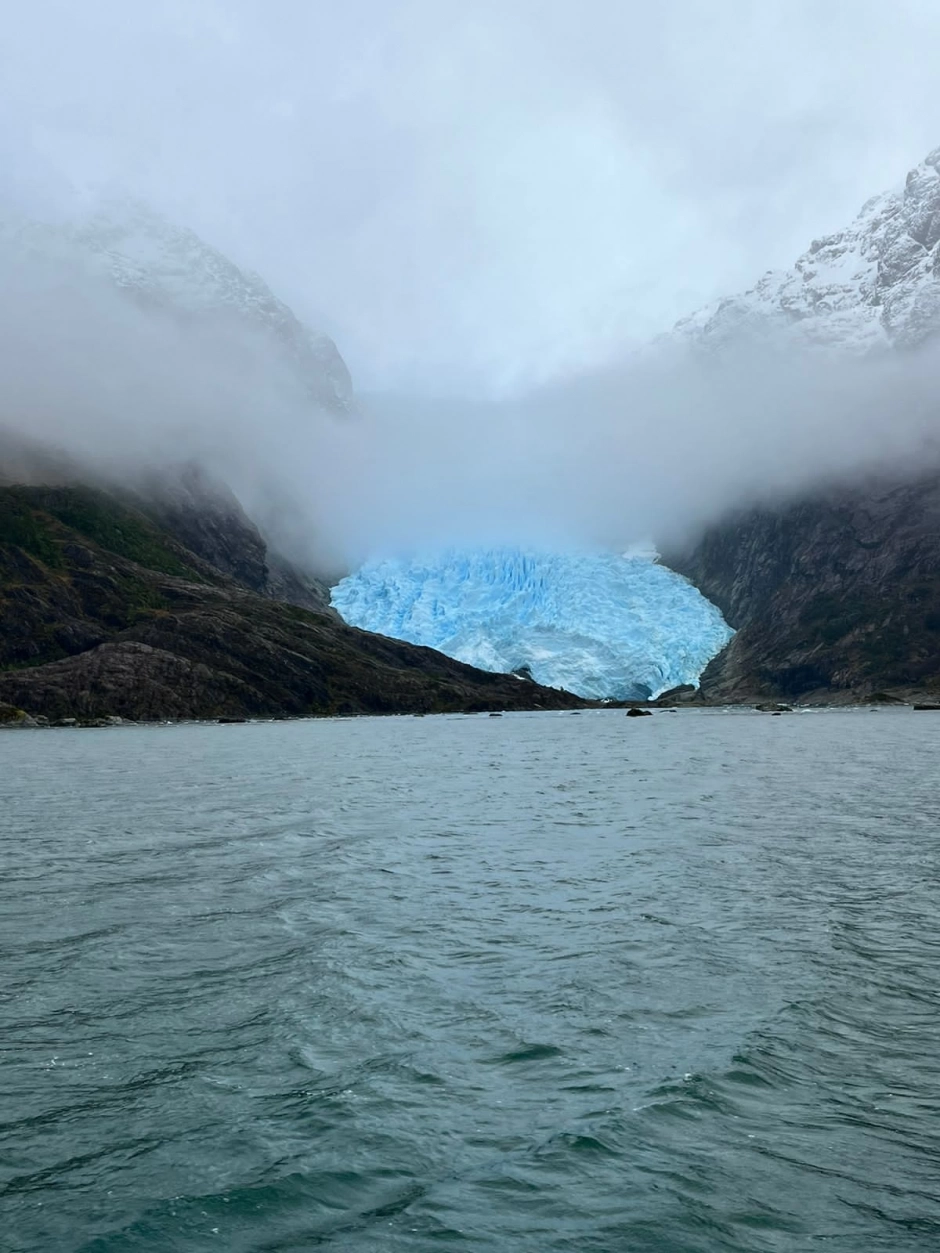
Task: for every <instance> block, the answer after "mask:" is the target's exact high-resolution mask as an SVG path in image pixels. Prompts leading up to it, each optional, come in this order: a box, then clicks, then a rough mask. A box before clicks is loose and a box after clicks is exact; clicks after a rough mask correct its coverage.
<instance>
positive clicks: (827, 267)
mask: <svg viewBox="0 0 940 1253" xmlns="http://www.w3.org/2000/svg"><path fill="white" fill-rule="evenodd" d="M938 331H940V148H937V149H935V150H934V151H933V152H931V153H930V154H929V155H928V156H927V157H926V158H925V160H924V161H922V162H921V164H920V165H918V166H916V167H915V169H913V170H911V171H910V173H909V174H908V176H907V179H906V180H905V184H904V186H903V187H902V188H899V189H897V190H895V191H889V192H885V193H883V194H882V195H879V196H874V197H872V199H871V200H869V201H868V202H867V203H866V204H865V205H864V206H863V207H862V209H861V212H860V213H859V215H858V216H857V217H856V218H855V220H854V221H853V222H852V223H851V224H850V225H849V226H847V227H846V228H845V229H844V230H842V231H837V232H835V233H834V234H831V235H824V236H822V237H821V238H819V239H815V240H813V242H812V243H811V244H810V246H809V248H808V249H807V251H806V252H804V253H803V255H802V256H801V257H799V258H798V260H797V261H796V263H795V265H794V266H793V268H792V269H790V270H784V271H770V272H768V273H767V274H765V275H764V276H763V278H761V279H760V281H759V282H758V283H757V284H756V286H755V287H753V288H752V289H751V290H750V291H747V292H744V293H743V294H742V295H738V296H732V297H730V298H727V299H724V300H719V301H716V302H715V303H713V304H711V305H708V306H706V307H705V308H704V309H700V310H699V311H698V312H697V313H694V314H692V315H691V317H688V318H684V319H683V320H682V321H681V322H679V323H677V325H676V327H675V333H676V334H678V335H679V336H681V337H686V338H687V339H689V340H691V341H692V342H693V343H694V344H696V345H697V346H701V347H720V346H722V345H724V344H726V343H728V342H730V341H731V340H732V339H739V338H740V337H741V336H742V335H743V336H746V337H748V336H753V337H763V336H765V335H774V336H778V335H779V334H780V333H781V332H783V333H784V334H787V335H793V336H794V337H795V338H797V339H798V340H799V341H800V342H801V343H804V344H810V345H819V346H821V347H827V348H833V347H835V348H838V349H842V350H844V351H848V352H852V353H869V352H873V351H878V350H884V349H888V348H912V347H916V346H917V345H919V344H921V343H923V342H924V341H925V340H927V339H929V338H930V337H931V336H933V335H934V334H936V333H937V332H938Z"/></svg>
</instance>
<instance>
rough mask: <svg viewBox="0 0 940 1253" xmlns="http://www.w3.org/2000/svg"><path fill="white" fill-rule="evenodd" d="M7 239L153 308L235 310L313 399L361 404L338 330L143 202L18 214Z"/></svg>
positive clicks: (342, 405)
mask: <svg viewBox="0 0 940 1253" xmlns="http://www.w3.org/2000/svg"><path fill="white" fill-rule="evenodd" d="M0 239H2V241H3V242H4V244H5V246H7V247H10V248H12V249H14V250H20V251H21V252H23V253H25V254H32V255H33V256H38V257H46V258H53V259H55V260H57V261H59V262H67V263H70V264H78V265H79V266H81V267H84V268H86V269H88V270H90V272H91V273H92V274H94V275H97V276H98V277H99V278H100V277H104V278H106V279H107V280H108V281H110V282H111V283H113V284H114V285H115V286H116V287H117V288H118V289H119V290H120V291H121V292H122V293H123V294H124V295H126V296H127V297H128V299H130V300H133V301H134V302H135V303H137V304H138V305H140V306H143V307H145V308H153V309H159V310H161V311H162V312H165V313H168V314H170V315H171V316H174V317H176V318H178V319H182V320H184V321H186V320H191V319H207V318H216V319H219V318H228V319H231V320H232V322H233V323H234V324H235V325H241V326H243V327H245V328H247V329H248V330H250V331H252V332H253V333H255V334H260V335H261V336H262V337H264V339H266V340H267V342H268V343H269V344H270V345H271V347H272V348H273V349H274V351H275V352H276V353H277V354H278V355H279V356H280V358H281V359H282V360H283V361H285V362H286V364H287V365H288V366H289V368H290V369H291V370H292V371H293V372H294V374H295V375H296V376H297V377H298V378H299V380H300V382H301V384H302V386H303V388H304V389H305V391H306V392H307V394H308V396H309V397H310V399H311V401H312V402H313V403H315V404H317V405H319V406H321V407H323V408H325V409H327V410H328V411H330V412H333V413H337V414H345V413H348V412H350V411H351V409H352V407H353V389H352V380H351V378H350V375H349V370H348V369H347V368H346V363H345V362H344V361H343V358H342V357H341V356H340V353H339V350H338V349H337V347H336V345H335V344H334V343H333V341H332V340H331V339H330V338H329V336H327V335H325V334H323V333H322V332H320V331H314V330H311V329H310V328H309V327H308V326H306V325H305V324H304V323H303V322H302V321H301V320H300V319H299V318H298V317H297V316H296V315H295V314H294V312H293V310H291V309H290V308H289V307H288V306H287V305H286V304H285V303H284V302H283V301H282V300H280V299H278V297H277V296H275V295H274V293H273V292H272V291H271V289H270V288H269V287H268V285H267V284H266V283H265V282H264V280H263V279H262V278H261V277H260V276H259V275H257V274H252V273H249V272H247V271H244V270H242V269H240V268H239V267H238V266H237V265H236V264H235V263H234V262H233V261H231V260H230V259H229V258H228V257H226V256H225V255H224V254H223V253H221V252H220V251H219V250H218V249H216V248H213V247H211V246H210V245H209V244H207V243H206V242H205V241H204V240H203V239H201V238H200V237H199V236H198V235H197V234H196V233H195V232H194V231H191V230H189V229H188V228H186V227H182V226H178V225H176V224H175V223H173V222H170V221H168V220H167V219H166V218H164V217H162V216H161V215H160V214H158V213H156V212H154V211H153V210H152V209H150V208H149V207H148V206H147V205H145V204H143V203H141V202H140V201H133V200H115V201H113V202H111V203H110V204H107V205H105V206H104V207H103V208H101V209H100V210H99V211H98V212H96V213H95V214H93V215H91V216H86V217H84V218H78V219H75V220H72V221H65V222H41V221H33V220H24V219H22V218H17V217H15V216H10V215H8V216H7V217H6V218H5V219H4V220H2V221H0Z"/></svg>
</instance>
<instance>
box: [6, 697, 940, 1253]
mask: <svg viewBox="0 0 940 1253" xmlns="http://www.w3.org/2000/svg"><path fill="white" fill-rule="evenodd" d="M938 765H940V716H936V715H934V716H931V715H930V714H916V713H912V712H911V711H909V710H897V711H895V710H881V711H878V712H871V711H864V710H859V711H846V712H841V713H840V712H832V713H818V714H816V713H807V714H795V715H790V716H786V717H781V718H773V717H769V716H764V715H757V714H749V713H722V712H717V711H716V712H711V711H702V712H693V711H682V712H680V713H677V714H666V713H659V714H657V715H656V716H655V717H653V718H645V719H635V720H627V719H625V718H624V717H623V715H622V713H614V712H613V711H605V712H597V713H585V714H582V715H578V716H572V715H569V714H564V715H558V714H535V715H524V714H522V715H512V716H509V715H507V716H505V717H502V718H489V717H485V716H483V717H468V718H461V717H448V718H422V719H411V718H391V719H360V720H346V721H343V720H340V721H316V722H304V723H279V724H252V725H245V726H226V727H217V726H188V727H153V728H121V729H115V730H103V731H93V730H88V731H46V732H43V731H34V732H29V731H17V732H6V733H3V734H0V824H2V828H0V829H2V844H0V850H2V865H0V870H2V879H0V945H2V954H3V965H2V971H3V979H2V985H0V1067H2V1068H0V1247H2V1248H4V1249H9V1250H12V1251H16V1253H19V1251H22V1250H29V1251H30V1253H33V1251H42V1253H59V1251H60V1250H62V1251H69V1253H71V1251H74V1250H82V1251H83V1253H118V1251H122V1253H123V1251H125V1250H128V1251H130V1250H160V1251H161V1253H163V1251H175V1250H184V1251H185V1253H200V1251H201V1250H204V1249H205V1250H209V1249H217V1250H225V1251H226V1253H243V1251H244V1253H261V1251H271V1253H273V1251H274V1250H284V1251H287V1250H292V1251H295V1250H296V1251H299V1250H308V1249H321V1248H324V1249H331V1250H337V1251H339V1250H356V1251H357V1253H358V1251H360V1250H361V1251H372V1250H375V1251H377V1253H382V1251H385V1250H409V1251H414V1253H424V1251H426V1250H452V1249H458V1250H464V1249H466V1250H470V1249H473V1250H477V1249H480V1250H487V1249H492V1250H500V1251H505V1253H516V1251H526V1253H528V1251H532V1253H536V1251H537V1253H552V1251H555V1250H572V1251H574V1250H577V1251H578V1253H592V1251H593V1253H601V1251H603V1253H608V1251H610V1253H613V1251H615V1250H616V1251H620V1250H623V1251H625V1253H647V1251H650V1253H651V1251H653V1250H658V1251H669V1253H680V1251H681V1253H686V1251H687V1253H693V1251H695V1253H713V1251H714V1253H725V1251H728V1250H804V1249H806V1250H812V1249H820V1250H833V1251H834V1253H835V1251H838V1253H843V1251H845V1253H869V1251H871V1250H882V1249H884V1250H930V1251H931V1253H935V1251H936V1250H937V1249H938V1248H940V938H938V927H940V883H938V868H940V771H938Z"/></svg>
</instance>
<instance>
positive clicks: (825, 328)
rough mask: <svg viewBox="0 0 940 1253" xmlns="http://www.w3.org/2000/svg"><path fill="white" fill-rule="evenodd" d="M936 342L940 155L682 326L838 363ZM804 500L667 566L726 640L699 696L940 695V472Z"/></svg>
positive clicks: (755, 514) (682, 334)
mask: <svg viewBox="0 0 940 1253" xmlns="http://www.w3.org/2000/svg"><path fill="white" fill-rule="evenodd" d="M938 331H940V149H937V150H936V151H934V152H932V153H931V154H930V155H929V156H928V157H927V158H926V160H925V161H924V162H922V163H921V164H920V165H919V166H917V167H916V168H915V169H914V170H912V171H911V172H910V174H908V176H907V180H906V182H905V185H904V187H903V189H899V190H897V191H893V192H888V193H886V194H884V195H881V196H876V197H875V198H874V199H872V200H870V201H869V202H868V203H867V204H866V205H865V206H864V208H863V209H862V211H861V213H860V214H859V215H858V217H857V218H856V219H855V221H854V222H852V223H851V224H850V225H849V226H848V227H847V228H846V229H845V230H843V231H839V232H836V233H835V234H833V235H829V236H826V237H825V238H823V239H818V240H815V241H814V242H813V244H812V245H811V246H810V248H809V249H808V251H807V252H806V253H804V254H803V256H802V257H800V258H799V260H798V261H797V262H796V264H795V266H794V267H793V268H792V269H791V270H789V271H786V272H784V273H770V274H767V275H765V276H764V278H762V279H761V281H760V282H759V283H758V284H757V286H756V287H755V288H753V289H752V290H751V291H750V292H746V293H745V294H744V295H741V296H735V297H732V298H730V299H728V300H723V301H719V302H718V303H717V304H716V305H713V306H711V307H710V308H707V309H704V310H701V311H700V312H699V313H697V314H695V315H693V316H692V317H691V318H687V319H685V320H684V321H683V322H680V323H679V324H678V326H677V327H676V332H675V333H676V335H677V337H678V338H679V340H680V342H681V341H682V340H685V342H686V343H687V344H690V345H691V346H692V347H693V348H694V349H696V350H700V351H702V352H706V353H708V352H712V351H717V352H721V350H722V349H723V348H725V347H727V346H732V345H737V346H740V345H741V344H742V342H743V343H745V344H746V343H747V342H748V341H749V339H750V340H753V338H754V337H758V338H759V337H767V338H768V339H773V341H774V343H775V344H779V343H780V342H781V339H782V341H783V342H784V343H786V342H787V337H794V338H795V339H796V340H797V341H798V342H800V343H801V344H803V345H811V346H814V347H818V348H820V349H824V350H826V351H827V352H828V353H829V354H831V355H834V356H835V357H837V358H838V356H839V355H842V356H848V357H852V356H854V355H857V354H871V353H878V352H880V353H892V354H894V355H895V359H896V360H898V361H902V362H903V355H901V354H903V353H904V352H905V351H906V350H909V349H913V348H917V347H919V346H921V345H923V344H925V343H927V342H928V341H929V340H930V339H931V338H932V337H933V336H935V335H936V334H937V332H938ZM935 460H936V458H935V455H934V454H931V455H928V454H927V452H926V450H925V455H924V458H923V467H924V468H923V470H922V472H921V473H920V474H919V475H917V476H914V475H910V476H908V477H904V476H902V475H900V474H897V475H895V476H893V477H892V476H890V475H889V474H888V473H887V472H885V474H884V475H883V476H882V477H881V478H880V479H869V480H868V481H865V482H857V483H855V484H844V485H842V486H839V487H837V488H835V487H828V488H820V489H818V490H815V491H808V492H806V493H805V494H803V495H802V496H801V497H800V498H799V499H794V500H791V501H790V502H789V503H784V504H780V505H775V506H773V507H769V506H768V507H765V508H757V509H752V510H749V511H746V512H741V513H737V514H733V515H730V516H728V517H726V518H725V519H723V520H721V521H720V522H719V523H718V524H717V525H715V526H713V527H711V528H709V529H708V530H707V532H706V533H705V534H704V535H703V536H702V537H701V538H700V540H699V541H698V542H697V543H696V544H695V545H693V546H692V547H691V548H690V549H689V550H688V551H686V552H683V553H671V554H670V555H669V557H668V561H669V564H670V565H671V566H673V568H675V569H677V570H679V571H680V572H682V573H683V574H685V575H686V576H687V577H688V578H690V579H691V580H692V581H693V582H694V583H695V584H696V586H697V587H698V588H699V589H700V590H701V591H702V592H703V593H704V594H705V595H706V596H707V597H708V598H709V599H710V600H712V601H713V602H714V603H715V604H716V605H718V607H719V608H720V609H721V610H722V612H723V613H724V615H725V617H726V618H727V620H728V622H729V623H730V625H731V626H732V627H734V628H735V630H736V631H737V634H736V635H735V637H734V639H733V640H732V641H731V642H730V643H729V645H728V647H727V648H726V649H725V650H724V651H723V652H722V653H721V654H720V655H719V656H718V657H716V658H715V659H714V660H713V661H712V662H711V663H710V664H709V666H708V667H707V668H706V670H705V672H704V674H703V676H702V681H701V692H702V695H703V696H704V697H706V698H708V699H712V700H730V701H736V700H748V699H753V698H755V697H765V698H773V697H777V698H786V699H792V698H799V699H824V700H849V699H865V698H867V697H869V696H871V695H872V694H873V693H875V692H878V691H881V690H885V689H887V690H890V691H893V692H895V693H897V694H905V695H917V694H921V695H922V694H924V693H927V694H932V695H938V694H940V472H938V471H936V470H931V469H930V467H931V466H932V465H934V464H935Z"/></svg>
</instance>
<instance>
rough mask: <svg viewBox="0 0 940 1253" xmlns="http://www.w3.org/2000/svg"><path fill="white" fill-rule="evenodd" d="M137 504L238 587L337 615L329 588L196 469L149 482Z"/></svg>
mask: <svg viewBox="0 0 940 1253" xmlns="http://www.w3.org/2000/svg"><path fill="white" fill-rule="evenodd" d="M135 504H136V505H137V506H138V507H139V508H140V509H141V510H142V511H143V512H144V513H146V514H147V516H148V517H150V518H152V519H153V520H154V521H155V522H156V523H157V524H158V525H159V526H160V527H161V528H162V529H163V530H165V531H168V532H169V534H170V535H172V536H173V538H174V539H176V540H178V541H179V543H181V544H182V545H183V547H184V548H187V549H188V550H189V551H190V552H193V553H195V554H196V555H197V556H199V557H202V558H203V560H204V561H208V562H209V564H210V565H211V566H213V567H214V568H215V569H216V570H220V571H221V572H222V573H223V574H227V575H229V577H230V578H232V579H234V580H235V582H236V583H240V584H241V585H242V586H243V587H247V588H249V589H250V590H251V591H253V592H258V593H259V594H260V595H261V596H268V597H270V598H271V599H273V600H284V601H287V602H288V603H290V604H292V605H301V606H303V607H304V608H307V609H317V610H321V611H323V612H324V613H329V614H332V613H333V610H332V609H330V607H329V606H330V589H329V586H328V585H327V583H325V582H324V581H323V580H321V579H317V578H316V577H314V576H313V575H311V574H309V573H306V572H304V571H302V570H300V569H298V567H297V566H295V565H294V564H293V563H292V562H290V561H288V560H287V558H286V557H282V556H281V555H280V554H279V553H277V552H275V551H273V550H272V549H271V548H270V547H269V546H268V544H267V542H266V540H265V539H264V537H263V536H262V534H261V532H260V531H259V530H258V528H257V526H255V524H254V522H252V521H251V519H250V518H249V517H248V515H247V514H246V513H245V511H244V509H243V508H242V506H241V504H240V503H239V501H238V499H237V498H236V497H235V495H234V494H233V493H232V492H231V491H230V490H229V488H228V487H226V485H225V484H224V483H220V482H218V481H217V480H215V479H213V478H212V477H211V476H210V475H209V474H207V473H206V472H205V471H204V470H203V469H201V468H200V467H199V466H197V465H186V466H181V467H178V468H177V469H175V470H172V471H164V472H163V473H161V474H159V475H151V476H149V477H148V478H147V479H145V480H144V481H143V482H142V483H141V485H140V487H139V489H138V491H137V492H136V493H135Z"/></svg>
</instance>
